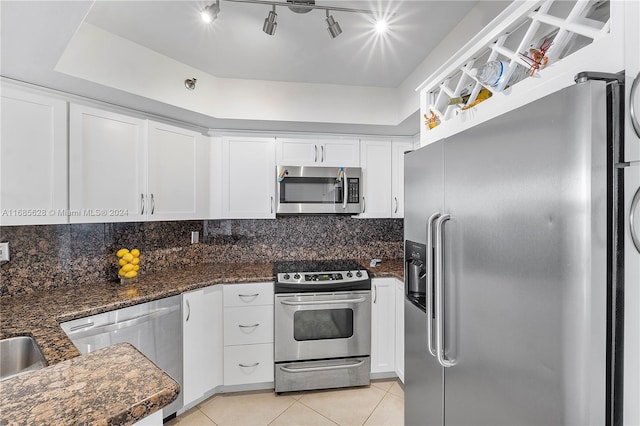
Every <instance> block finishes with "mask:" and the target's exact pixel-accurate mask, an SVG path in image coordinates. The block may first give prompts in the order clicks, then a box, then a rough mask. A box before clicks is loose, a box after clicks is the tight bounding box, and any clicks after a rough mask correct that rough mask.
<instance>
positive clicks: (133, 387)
mask: <svg viewBox="0 0 640 426" xmlns="http://www.w3.org/2000/svg"><path fill="white" fill-rule="evenodd" d="M114 378H117V380H114ZM0 386H1V387H2V392H1V393H0V407H2V408H1V414H0V424H2V425H14V424H20V425H33V424H55V425H78V424H99V425H127V424H132V423H134V422H136V421H138V420H140V419H142V418H144V417H147V416H149V415H150V414H153V413H154V412H156V411H158V409H160V408H162V407H164V406H165V405H167V404H169V403H171V402H172V401H174V400H175V399H176V398H177V396H178V393H179V392H180V386H179V385H178V384H177V383H176V382H175V381H174V380H173V379H171V378H170V377H169V376H167V375H166V374H165V373H164V372H163V371H162V370H161V369H159V368H158V367H156V365H155V364H154V363H152V362H151V361H149V360H148V359H147V358H146V357H145V356H144V355H142V354H141V353H140V352H138V350H137V349H136V348H134V347H133V346H131V345H130V344H128V343H120V344H117V345H113V346H109V347H108V348H104V349H100V350H98V351H96V352H92V353H90V354H87V355H83V356H79V357H75V358H72V359H70V360H67V361H63V362H60V363H58V364H56V365H53V366H50V367H48V368H46V369H42V370H37V371H34V372H31V373H29V374H23V375H20V376H16V377H12V378H10V379H7V380H5V381H3V382H2V383H1V385H0Z"/></svg>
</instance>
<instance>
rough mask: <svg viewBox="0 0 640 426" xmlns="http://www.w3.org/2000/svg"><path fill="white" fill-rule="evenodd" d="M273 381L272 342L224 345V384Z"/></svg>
mask: <svg viewBox="0 0 640 426" xmlns="http://www.w3.org/2000/svg"><path fill="white" fill-rule="evenodd" d="M272 381H273V344H272V343H267V344H264V345H240V346H226V347H225V348H224V384H225V386H229V385H244V384H249V383H263V382H272Z"/></svg>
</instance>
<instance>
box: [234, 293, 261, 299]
mask: <svg viewBox="0 0 640 426" xmlns="http://www.w3.org/2000/svg"><path fill="white" fill-rule="evenodd" d="M258 296H260V293H255V294H239V295H238V297H247V298H249V297H258Z"/></svg>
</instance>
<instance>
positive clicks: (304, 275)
mask: <svg viewBox="0 0 640 426" xmlns="http://www.w3.org/2000/svg"><path fill="white" fill-rule="evenodd" d="M367 279H369V274H368V273H367V271H364V270H353V271H329V272H283V273H280V274H278V282H280V283H291V284H307V283H308V284H320V283H327V284H329V283H333V284H338V283H348V282H354V281H362V280H367Z"/></svg>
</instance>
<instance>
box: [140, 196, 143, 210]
mask: <svg viewBox="0 0 640 426" xmlns="http://www.w3.org/2000/svg"><path fill="white" fill-rule="evenodd" d="M140 214H144V194H140Z"/></svg>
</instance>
